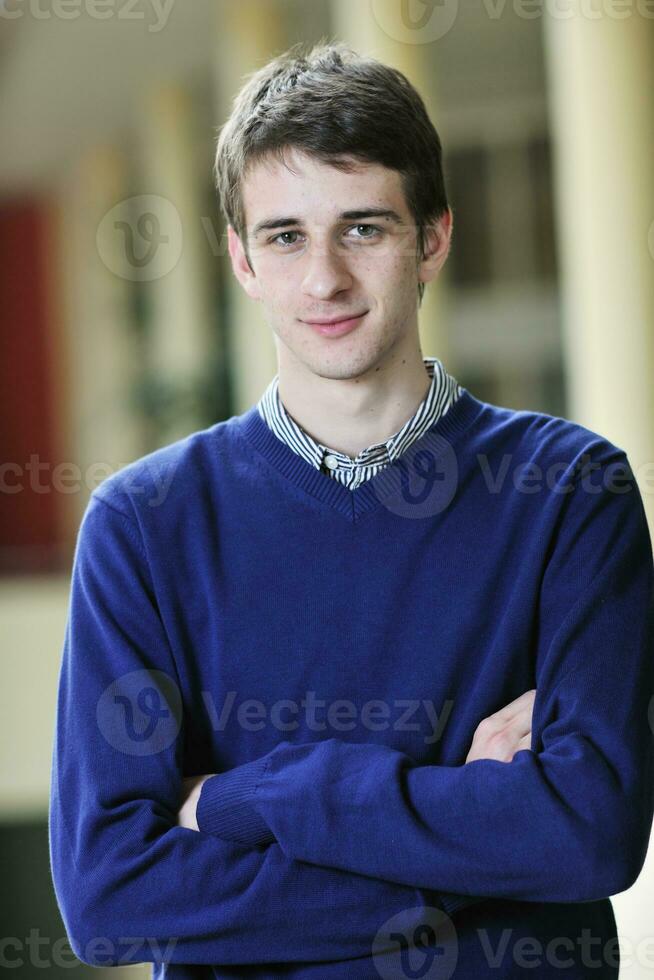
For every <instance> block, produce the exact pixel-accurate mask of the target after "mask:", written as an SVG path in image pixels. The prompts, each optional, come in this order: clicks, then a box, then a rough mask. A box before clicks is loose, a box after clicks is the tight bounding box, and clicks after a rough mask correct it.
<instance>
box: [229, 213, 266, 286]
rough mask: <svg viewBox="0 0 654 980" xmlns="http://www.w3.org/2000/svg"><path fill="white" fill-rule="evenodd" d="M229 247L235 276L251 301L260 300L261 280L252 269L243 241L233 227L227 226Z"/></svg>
mask: <svg viewBox="0 0 654 980" xmlns="http://www.w3.org/2000/svg"><path fill="white" fill-rule="evenodd" d="M227 246H228V248H229V257H230V259H231V260H232V269H233V271H234V275H235V276H236V278H237V279H238V281H239V282H240V284H241V286H242V287H243V289H244V290H245V292H246V293H247V294H248V296H249V297H250V299H256V300H260V299H261V295H260V292H259V280H258V279H257V277H256V276H255V274H254V272H253V271H252V269H251V268H250V265H249V263H248V260H247V256H246V254H245V249H244V248H243V245H242V243H241V239H240V238H239V237H238V235H237V234H236V232H235V231H234V229H233V228H232V226H231V225H227Z"/></svg>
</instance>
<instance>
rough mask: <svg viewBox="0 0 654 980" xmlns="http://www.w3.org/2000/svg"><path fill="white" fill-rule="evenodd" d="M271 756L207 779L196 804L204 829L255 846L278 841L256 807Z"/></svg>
mask: <svg viewBox="0 0 654 980" xmlns="http://www.w3.org/2000/svg"><path fill="white" fill-rule="evenodd" d="M268 763H269V759H268V757H267V756H263V757H262V758H261V759H255V760H254V761H253V762H245V763H244V764H243V765H242V766H235V767H234V769H229V770H228V771H227V772H221V773H218V774H217V775H215V776H211V777H210V778H209V779H205V781H204V783H203V784H202V789H201V790H200V798H199V800H198V804H197V807H196V819H197V822H198V827H199V829H200V832H201V833H203V834H213V835H214V836H215V837H222V838H224V839H225V840H232V841H236V842H237V843H239V844H246V845H250V846H254V845H256V844H270V843H272V842H273V841H274V840H275V837H274V835H273V834H272V833H271V831H270V828H269V827H268V824H267V823H266V822H265V820H264V819H263V817H261V816H260V815H259V814H258V813H257V811H256V810H255V808H254V806H253V801H254V796H255V793H256V791H257V786H258V785H259V783H260V782H261V780H262V779H263V776H264V774H265V771H266V769H267V767H268Z"/></svg>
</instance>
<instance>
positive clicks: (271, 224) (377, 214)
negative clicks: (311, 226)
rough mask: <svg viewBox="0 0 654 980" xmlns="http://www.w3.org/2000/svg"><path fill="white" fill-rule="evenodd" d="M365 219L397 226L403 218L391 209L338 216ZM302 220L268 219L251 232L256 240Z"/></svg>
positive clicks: (357, 211) (371, 209)
mask: <svg viewBox="0 0 654 980" xmlns="http://www.w3.org/2000/svg"><path fill="white" fill-rule="evenodd" d="M363 218H388V219H389V220H390V221H392V222H394V223H395V224H401V223H402V218H401V217H400V215H399V214H398V213H397V211H393V210H392V209H391V208H373V207H370V208H357V210H356V211H341V213H340V214H339V216H338V220H339V221H361V220H362V219H363ZM301 224H302V219H301V218H292V217H286V216H280V217H276V218H266V219H265V220H264V221H259V222H257V224H256V225H255V226H254V228H253V229H252V231H251V235H252V237H253V238H254V237H255V236H256V235H258V234H259V232H260V231H270V230H271V229H273V228H288V227H289V225H301Z"/></svg>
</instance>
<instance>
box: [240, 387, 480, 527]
mask: <svg viewBox="0 0 654 980" xmlns="http://www.w3.org/2000/svg"><path fill="white" fill-rule="evenodd" d="M484 405H485V403H484V402H483V401H481V400H480V399H478V398H475V396H474V395H473V394H471V393H470V392H469V391H468V389H467V388H463V390H462V393H461V395H460V396H459V397H458V398H457V400H456V401H455V402H454V404H453V405H452V406H451V407H450V408H449V409H448V411H447V412H446V413H445V415H441V416H440V418H439V419H438V421H437V422H436V423H435V424H434V425H432V426H431V427H430V428H429V429H427V430H426V432H424V433H423V434H422V435H421V436H420V438H419V439H416V441H415V442H414V443H413V445H412V446H411V447H410V449H409V450H407V452H406V453H403V454H402V455H401V456H400V457H398V459H396V460H395V461H394V462H392V463H389V464H388V465H387V466H385V467H384V469H383V470H382V471H381V472H380V473H377V474H376V475H375V476H372V477H370V479H368V480H366V481H365V483H362V484H361V485H360V486H359V487H356V489H354V490H350V489H348V487H346V486H344V485H343V484H342V483H340V482H339V481H338V480H335V479H334V478H333V477H331V476H327V474H326V473H323V472H321V470H319V469H317V468H316V467H314V466H312V465H311V463H308V462H307V461H306V460H305V459H303V457H302V456H300V455H299V454H298V453H296V452H294V451H293V450H292V449H291V448H290V446H288V445H287V444H286V443H285V442H283V441H282V440H281V439H280V438H278V436H276V435H275V433H274V432H273V431H272V429H270V427H269V426H268V425H267V424H266V422H265V421H264V420H263V419H262V418H261V415H260V414H259V410H258V408H257V406H256V405H253V406H252V407H251V408H249V409H248V410H247V411H246V412H244V413H243V414H242V415H239V416H237V417H236V418H234V419H233V422H234V423H235V424H237V426H238V428H239V430H240V431H241V433H242V434H243V435H244V436H245V438H246V439H247V440H248V441H249V442H250V444H251V445H252V446H254V448H255V449H257V450H258V451H259V453H261V455H262V456H264V457H265V458H266V459H267V460H268V462H269V463H270V464H271V465H272V466H274V467H275V469H277V470H278V471H279V472H280V473H282V474H283V475H284V476H285V477H287V479H289V480H291V481H292V482H293V483H295V484H296V486H298V487H300V488H301V489H302V490H304V491H305V492H306V493H308V494H310V495H311V496H312V497H315V498H316V499H317V500H320V501H322V502H323V503H325V504H327V505H329V506H331V507H333V508H334V509H335V510H336V511H338V513H340V514H341V515H342V516H343V517H344V518H345V519H346V520H348V521H351V522H353V523H354V522H356V521H357V520H358V519H359V518H360V517H362V516H363V515H364V514H368V513H371V512H372V511H373V510H376V509H377V508H378V507H379V506H380V505H381V504H382V503H383V502H384V500H385V499H387V498H388V497H390V496H391V495H392V494H394V493H397V491H398V486H399V485H400V484H401V482H402V481H403V479H404V471H405V469H406V467H405V465H404V463H405V457H413V455H414V454H416V453H419V452H420V450H421V449H426V448H427V447H429V449H430V451H431V452H432V453H433V452H436V454H437V455H439V454H440V452H441V451H442V452H446V451H447V449H448V447H449V446H450V445H451V444H452V442H454V440H455V439H457V438H458V437H459V436H460V435H461V433H462V432H464V431H465V430H466V429H467V428H468V427H469V426H470V425H471V424H472V422H474V421H475V419H476V418H477V416H478V415H479V414H480V412H481V411H482V410H483V408H484Z"/></svg>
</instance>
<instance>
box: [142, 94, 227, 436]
mask: <svg viewBox="0 0 654 980" xmlns="http://www.w3.org/2000/svg"><path fill="white" fill-rule="evenodd" d="M142 126H143V129H142V146H141V158H142V172H141V185H142V186H141V189H142V191H143V194H142V195H138V196H137V197H135V201H136V202H137V208H136V212H135V213H134V214H133V216H132V220H133V222H134V223H135V232H134V246H133V248H134V252H135V253H136V252H137V250H139V249H140V253H141V256H142V258H141V262H142V263H143V262H144V258H143V256H145V257H147V258H148V261H147V262H145V263H144V264H141V265H136V264H135V268H134V278H138V279H142V280H143V281H144V283H145V292H146V297H147V357H148V370H149V373H150V380H151V389H150V394H151V397H152V398H153V408H154V410H155V416H156V430H157V439H158V441H159V442H160V443H168V442H171V441H173V440H175V439H178V438H181V437H183V436H185V435H187V434H188V433H190V432H192V431H194V430H195V429H198V428H200V427H202V426H203V425H204V424H205V423H206V418H205V413H204V405H203V395H204V392H205V386H206V385H207V384H209V383H210V382H211V379H210V377H209V374H208V368H209V365H210V364H211V357H210V354H211V353H212V329H211V327H212V321H211V311H210V299H209V295H210V293H209V281H208V276H209V258H210V248H209V244H208V243H207V239H206V236H205V234H204V231H203V226H202V220H201V219H202V217H203V208H204V201H205V197H204V193H203V190H204V187H205V181H206V180H207V179H208V175H207V174H206V173H204V172H203V171H202V165H203V164H204V161H202V162H200V161H199V160H198V159H197V156H196V148H197V147H198V139H197V138H196V125H195V117H194V112H193V107H192V102H191V99H190V98H189V96H188V95H187V94H186V93H185V92H184V91H183V90H182V89H180V88H177V87H174V86H161V87H158V88H156V89H152V90H151V91H150V92H149V93H148V95H147V96H146V97H145V99H144V104H143V117H142ZM139 222H141V225H139ZM148 250H149V251H148Z"/></svg>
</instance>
